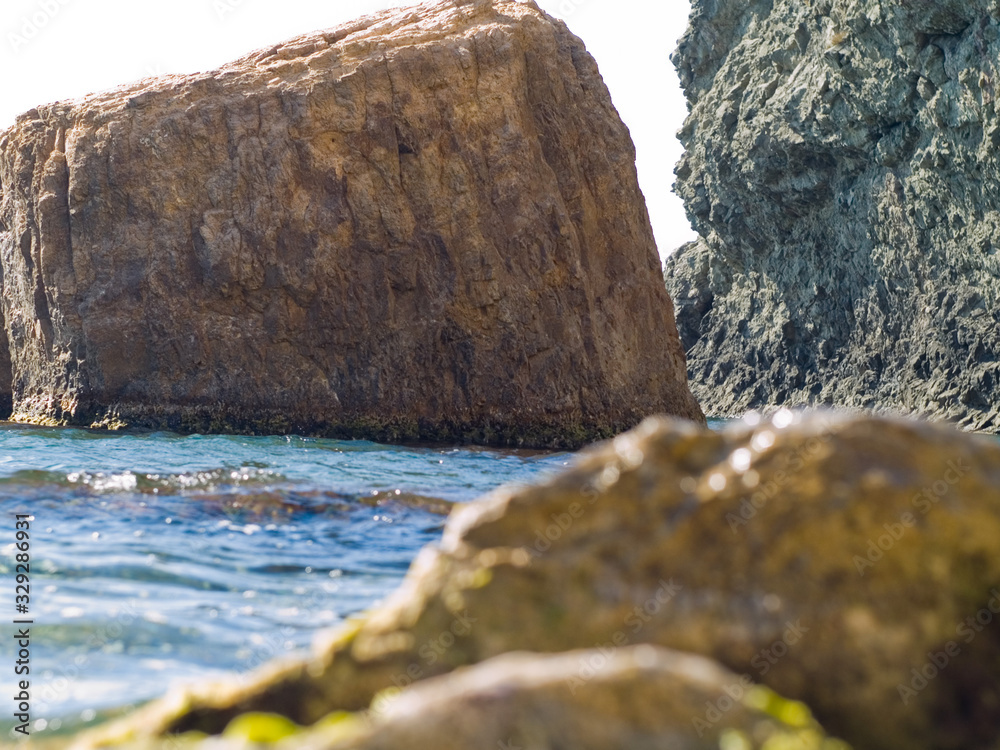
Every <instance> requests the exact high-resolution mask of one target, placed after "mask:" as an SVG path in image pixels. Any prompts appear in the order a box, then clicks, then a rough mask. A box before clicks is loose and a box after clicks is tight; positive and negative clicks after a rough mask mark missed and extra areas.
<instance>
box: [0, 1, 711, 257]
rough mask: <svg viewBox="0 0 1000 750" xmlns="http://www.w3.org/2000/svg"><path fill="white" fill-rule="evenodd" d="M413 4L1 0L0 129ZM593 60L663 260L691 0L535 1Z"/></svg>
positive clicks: (668, 242) (683, 229) (671, 219)
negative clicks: (622, 127)
mask: <svg viewBox="0 0 1000 750" xmlns="http://www.w3.org/2000/svg"><path fill="white" fill-rule="evenodd" d="M412 4H413V1H411V0H340V2H331V0H281V2H274V0H172V1H171V2H170V3H169V4H168V3H147V2H136V1H135V0H3V5H4V13H3V15H2V17H0V33H2V39H0V70H5V71H7V74H6V75H4V76H3V79H2V83H0V129H6V128H7V127H8V126H10V125H12V124H13V122H14V117H15V116H16V115H18V114H20V113H21V112H24V111H26V110H29V109H31V108H32V107H34V106H35V105H38V104H45V103H48V102H52V101H56V100H59V99H68V98H73V97H77V96H82V95H84V94H87V93H89V92H92V91H100V90H102V89H107V88H112V87H114V86H117V85H119V84H122V83H127V82H129V81H133V80H136V79H138V78H144V77H146V76H150V75H157V74H160V73H193V72H196V71H204V70H211V69H213V68H216V67H218V66H219V65H221V64H223V63H225V62H228V61H229V60H233V59H235V58H237V57H241V56H242V55H244V54H246V53H248V52H250V51H252V50H255V49H258V48H260V47H265V46H269V45H272V44H275V43H277V42H280V41H282V40H284V39H287V38H289V37H292V36H296V35H297V34H301V33H304V32H307V31H313V30H316V29H324V28H329V27H331V26H336V25H338V24H340V23H341V22H343V21H348V20H350V19H352V18H355V17H357V16H360V15H364V14H366V13H370V12H373V11H376V10H381V9H384V8H389V7H393V6H399V5H412ZM539 5H540V6H541V7H542V8H544V9H545V10H546V11H548V12H549V13H551V14H552V15H555V16H558V17H560V18H563V19H564V20H565V21H566V22H567V23H568V24H569V27H570V28H571V29H572V30H573V31H574V32H575V33H576V34H577V35H578V36H580V37H581V38H582V39H583V40H584V42H585V43H586V44H587V47H588V49H589V50H590V51H591V53H592V54H593V55H594V57H595V58H597V62H598V64H599V65H600V67H601V72H602V74H603V75H604V79H605V81H606V82H607V84H608V88H609V89H610V90H611V95H612V97H613V99H614V102H615V105H616V106H617V107H618V111H619V112H620V113H621V115H622V118H623V119H624V120H625V122H626V124H627V125H628V126H629V129H630V130H631V131H632V138H633V139H634V140H635V144H636V149H637V151H638V167H639V181H640V183H641V185H642V189H643V192H644V193H645V195H646V201H647V203H648V205H649V213H650V216H651V218H652V221H653V229H654V231H655V233H656V239H657V243H658V245H659V247H660V255H661V256H662V257H666V256H667V255H668V254H670V253H671V252H673V251H674V250H675V249H676V248H677V247H679V246H680V245H681V244H683V243H684V242H687V241H688V240H689V239H692V238H693V235H694V233H693V232H692V230H691V227H690V225H689V224H688V221H687V218H686V217H685V215H684V209H683V206H682V205H681V203H680V200H679V199H678V198H677V197H676V196H674V194H673V192H672V190H671V185H672V184H673V180H674V176H673V171H674V165H675V164H676V162H677V160H678V159H679V158H680V154H681V148H680V144H679V143H678V142H677V140H676V138H675V137H674V134H675V133H676V132H677V130H678V129H679V128H680V126H681V124H682V122H683V120H684V116H685V112H686V107H685V104H684V99H683V96H682V95H681V93H680V87H679V84H678V83H677V77H676V75H675V74H674V70H673V66H672V65H671V64H670V61H669V56H670V54H671V53H672V52H673V50H674V47H675V46H676V43H677V38H678V37H679V36H680V35H681V33H683V31H684V28H685V26H686V24H687V15H688V12H689V8H690V5H689V2H688V0H539Z"/></svg>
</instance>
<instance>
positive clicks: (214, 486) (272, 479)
mask: <svg viewBox="0 0 1000 750" xmlns="http://www.w3.org/2000/svg"><path fill="white" fill-rule="evenodd" d="M285 481H286V479H285V477H284V476H283V475H281V474H279V473H278V472H276V471H273V470H271V469H268V468H266V467H262V466H249V465H248V466H239V467H237V468H231V467H220V468H216V469H207V470H204V471H192V472H182V473H177V474H145V473H141V472H133V471H118V472H102V471H97V472H91V471H72V472H69V473H66V474H64V473H61V472H56V471H38V470H22V471H18V472H15V473H13V474H11V475H10V476H7V477H0V490H2V489H11V488H17V487H28V488H39V487H52V486H55V487H60V488H67V489H70V490H77V491H79V490H84V491H85V492H86V493H87V494H95V495H106V494H118V493H129V494H132V493H140V494H153V495H158V494H163V493H166V494H189V493H199V492H212V491H216V490H227V489H233V488H245V487H266V486H269V485H277V484H281V483H284V482H285Z"/></svg>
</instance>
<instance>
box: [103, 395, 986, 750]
mask: <svg viewBox="0 0 1000 750" xmlns="http://www.w3.org/2000/svg"><path fill="white" fill-rule="evenodd" d="M751 421H754V420H751ZM998 488H1000V446H998V445H996V443H995V441H993V440H992V439H989V438H985V437H970V436H964V435H962V434H961V433H958V432H956V431H954V430H953V429H951V428H948V427H943V426H933V425H927V424H922V423H914V422H905V421H892V420H879V419H868V418H850V417H837V416H833V415H822V414H820V415H814V416H811V417H796V416H794V415H792V414H791V413H790V412H787V411H781V412H779V413H778V414H777V415H775V417H774V419H773V421H765V422H760V423H754V424H741V425H737V426H734V427H732V428H730V429H728V430H727V431H725V432H724V433H721V434H720V433H713V432H710V431H707V430H705V429H702V428H700V427H698V426H696V425H693V424H691V423H683V422H679V421H671V420H666V419H654V420H648V421H646V422H645V423H643V424H642V425H641V426H640V427H639V428H637V429H636V430H634V431H633V432H630V433H627V434H625V435H622V436H619V437H618V438H616V439H615V440H614V441H612V442H609V443H606V444H604V445H602V446H598V447H596V448H595V449H593V450H590V451H588V452H586V453H585V454H583V455H582V456H581V458H580V460H579V462H578V464H577V466H575V467H574V468H572V469H571V470H569V471H567V472H565V473H563V474H560V475H558V476H556V477H554V478H552V479H551V480H548V481H546V482H543V483H541V484H538V485H535V486H531V487H526V488H504V489H501V490H498V491H496V492H495V493H493V494H492V495H490V496H487V497H486V498H484V499H483V500H481V501H478V502H476V503H473V504H470V505H468V506H463V507H461V508H459V509H457V510H456V511H455V512H454V513H453V515H452V516H451V518H450V519H449V522H448V525H447V528H446V531H445V535H444V539H443V541H442V543H441V545H440V547H439V548H428V549H426V550H425V551H424V552H423V553H422V554H421V556H420V557H419V558H418V559H417V561H416V562H415V563H414V565H413V567H412V568H411V570H410V573H409V574H408V576H407V579H406V581H405V582H404V584H403V586H402V587H401V588H400V589H399V590H398V591H397V592H396V594H394V595H393V597H391V598H390V599H389V600H388V601H387V602H386V603H385V604H384V605H382V606H381V607H380V608H378V609H376V610H375V611H374V612H372V613H371V614H370V615H368V616H366V617H364V618H362V619H360V620H359V621H357V622H356V623H354V624H353V625H352V626H351V627H350V628H348V629H346V630H343V631H340V632H338V633H336V634H333V635H331V636H330V638H329V640H328V641H327V642H326V644H321V645H319V646H318V647H317V650H316V652H315V654H314V655H313V656H312V657H311V658H310V659H309V660H307V661H302V662H290V663H284V664H276V665H273V666H272V667H270V668H269V669H268V670H267V671H266V672H264V673H261V674H258V675H257V676H256V677H254V678H252V679H251V680H250V681H248V682H243V683H235V682H234V683H232V684H228V685H225V684H224V685H208V686H201V687H197V688H193V689H191V690H189V691H186V692H181V693H177V694H175V695H173V696H171V697H168V698H167V699H165V700H163V701H160V702H157V703H154V704H151V705H150V706H149V707H147V708H145V709H143V710H142V711H140V712H139V713H138V714H136V715H135V716H134V717H132V718H130V719H129V720H127V721H125V722H124V723H122V724H117V725H110V726H108V727H107V728H105V729H103V730H101V734H100V735H96V736H92V737H91V738H90V739H88V742H96V741H98V740H100V741H107V742H111V741H117V740H121V739H129V738H131V739H133V740H134V739H136V738H139V737H143V736H147V737H155V736H156V735H158V734H160V733H163V732H188V731H192V730H197V731H204V732H210V733H218V732H222V731H223V730H224V728H225V727H226V726H227V725H228V724H229V723H230V722H231V721H232V720H233V719H234V718H236V717H237V716H239V715H240V714H241V713H243V712H247V711H276V712H279V713H282V714H284V715H286V716H288V717H290V718H291V719H293V720H294V721H296V722H298V723H300V724H311V723H313V722H316V721H318V720H320V719H321V718H322V717H324V716H326V715H328V714H329V713H330V712H331V711H335V710H345V711H361V710H365V709H367V708H368V707H369V706H371V705H373V701H374V705H375V706H376V707H378V706H379V705H380V701H382V700H384V699H386V697H389V698H392V697H393V696H395V695H396V694H397V693H399V691H400V690H402V691H403V692H402V694H401V697H400V700H402V699H403V698H405V696H406V695H407V690H408V689H409V688H410V687H411V686H413V685H415V684H416V685H420V684H422V682H423V681H424V680H427V679H429V678H434V677H437V676H439V675H446V674H448V673H450V672H452V671H453V670H455V669H458V668H460V667H463V666H467V665H470V664H476V663H479V662H484V661H486V660H489V659H491V658H493V657H497V656H500V655H502V654H504V653H507V652H510V651H519V650H527V651H535V652H562V651H566V650H569V649H590V650H592V651H595V652H596V653H598V654H603V655H604V656H605V658H606V659H607V658H609V655H613V654H621V653H624V652H626V651H628V650H629V648H630V647H632V646H637V645H641V644H653V645H656V646H661V647H666V648H671V649H676V650H678V651H682V652H688V653H691V654H698V655H701V656H704V657H707V658H709V659H712V660H714V661H716V662H718V663H719V664H721V665H722V666H723V667H725V668H726V669H728V670H731V671H732V672H733V673H735V674H736V675H738V676H740V677H741V678H745V679H746V684H747V685H749V684H751V683H759V684H762V685H765V686H767V687H768V688H771V689H773V690H774V691H776V692H777V693H778V694H780V695H783V696H785V697H787V698H790V699H794V700H797V701H801V702H803V703H804V704H806V705H807V706H808V707H809V708H810V709H811V710H812V711H813V713H814V714H815V716H816V718H817V719H818V720H819V721H820V723H821V724H822V725H823V727H824V728H825V729H826V730H827V731H828V732H830V733H831V734H832V735H834V736H838V737H843V738H844V739H845V740H848V741H849V742H850V743H851V744H852V745H853V746H854V747H855V748H862V749H868V748H871V749H873V750H883V749H884V750H888V749H889V748H898V747H907V748H917V749H926V750H932V749H939V748H956V749H957V748H969V749H972V748H976V749H978V748H992V747H994V746H995V744H996V742H997V740H998V738H1000V718H998V717H1000V711H998V710H997V707H998V706H1000V619H998V617H1000V554H998V552H997V547H996V539H997V538H1000V536H998V535H1000V489H998ZM597 672H600V670H597ZM586 674H587V673H586V671H585V670H584V667H583V666H581V668H580V671H579V672H578V674H577V677H584V676H586ZM456 679H457V678H456ZM428 689H430V688H428ZM442 690H444V691H445V692H447V690H446V689H445V688H442ZM414 700H417V699H414ZM511 700H515V699H513V698H512V699H511ZM518 700H519V699H518ZM390 705H391V704H390ZM581 705H583V704H581ZM713 705H714V704H712V705H707V704H706V705H702V707H701V709H700V711H699V712H696V713H695V714H693V715H691V716H690V717H689V720H690V722H691V725H692V726H694V725H695V723H696V721H703V722H708V723H709V724H711V725H713V726H715V725H718V724H719V721H720V718H719V717H720V716H721V715H722V714H724V713H726V712H724V711H723V712H722V714H720V713H719V712H718V707H717V706H716V707H715V708H713ZM622 711H623V712H625V713H623V714H622V716H623V717H624V716H626V715H627V712H626V710H625V708H622ZM713 711H716V714H713V713H712V712H713ZM623 720H625V721H626V722H627V721H629V720H627V719H623ZM720 726H723V725H720ZM84 746H87V745H84ZM695 746H697V745H695Z"/></svg>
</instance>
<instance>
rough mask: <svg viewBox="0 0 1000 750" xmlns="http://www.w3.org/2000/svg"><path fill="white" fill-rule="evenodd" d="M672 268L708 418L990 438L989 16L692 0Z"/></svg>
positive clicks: (963, 10)
mask: <svg viewBox="0 0 1000 750" xmlns="http://www.w3.org/2000/svg"><path fill="white" fill-rule="evenodd" d="M693 8H694V10H693V13H692V16H691V26H690V29H689V30H688V32H687V34H686V35H685V36H684V38H683V39H682V41H681V44H680V48H679V49H678V51H677V53H676V55H675V57H674V61H675V63H676V64H677V67H678V70H679V72H680V75H681V80H682V83H683V85H684V88H685V91H686V94H687V97H688V101H689V104H690V107H691V114H690V117H689V119H688V122H687V124H686V125H685V127H684V129H683V131H682V133H681V138H682V140H683V142H684V144H685V147H686V154H685V156H684V158H683V160H682V162H681V163H680V165H679V166H678V170H677V175H678V182H677V189H678V191H679V193H680V195H681V196H682V197H683V198H684V200H685V202H686V205H687V210H688V214H689V216H690V218H691V220H692V222H693V223H694V226H695V228H696V229H697V231H698V233H699V234H700V236H701V237H700V240H699V241H697V242H696V243H693V244H691V245H688V246H686V247H684V248H682V249H681V250H680V251H679V252H678V253H677V254H676V255H674V256H673V257H671V258H670V260H669V261H668V265H667V270H666V275H667V286H668V288H669V290H670V291H671V293H672V295H673V297H674V301H675V303H676V304H677V305H678V313H677V315H678V327H679V328H680V331H681V335H682V338H683V340H684V343H685V345H686V347H687V349H688V356H689V374H690V376H691V379H692V381H693V385H692V387H693V390H694V392H695V395H696V396H697V397H698V398H699V399H700V400H701V403H702V406H703V407H704V408H705V410H706V412H707V413H710V414H717V415H729V414H742V413H743V412H744V411H746V410H747V409H749V408H760V407H773V406H778V405H802V404H837V405H841V406H850V407H860V408H876V409H886V410H892V411H899V412H905V413H919V414H924V415H930V416H934V417H938V418H948V419H951V420H954V421H958V422H960V423H961V424H962V425H964V426H967V427H971V428H975V429H979V430H989V431H994V432H995V431H998V430H1000V413H998V410H997V403H998V400H1000V362H998V358H1000V340H998V337H997V326H998V323H1000V313H998V293H1000V292H998V290H1000V283H998V282H1000V256H998V254H997V251H998V243H997V239H996V238H997V236H998V230H1000V190H998V185H1000V182H998V180H997V173H998V170H1000V159H998V146H1000V118H998V111H997V99H996V97H997V86H998V84H1000V78H998V76H1000V72H998V70H997V69H996V66H995V61H996V60H997V58H998V55H1000V21H998V18H1000V12H998V10H997V6H996V4H995V3H989V2H986V1H985V0H946V1H943V2H942V1H935V2H931V1H930V0H919V1H917V0H911V1H909V2H903V1H900V2H889V3H887V2H877V1H876V0H820V1H819V2H813V3H802V2H796V1H795V0H773V1H772V0H751V1H750V2H747V1H746V0H695V2H694V4H693Z"/></svg>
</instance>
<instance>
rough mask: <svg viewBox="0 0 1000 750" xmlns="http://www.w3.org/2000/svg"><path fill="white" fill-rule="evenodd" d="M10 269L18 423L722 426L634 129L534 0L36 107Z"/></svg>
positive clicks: (435, 436)
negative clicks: (683, 321) (639, 164)
mask: <svg viewBox="0 0 1000 750" xmlns="http://www.w3.org/2000/svg"><path fill="white" fill-rule="evenodd" d="M0 261H2V268H3V298H2V299H3V305H2V307H3V316H4V320H5V328H6V332H7V339H9V342H10V346H9V349H10V359H11V365H10V368H8V370H9V373H10V374H9V376H8V375H7V374H6V373H5V371H4V365H5V362H6V359H5V356H6V351H7V349H6V346H5V345H4V346H0V406H2V397H3V393H2V391H3V388H4V387H5V386H4V385H3V383H4V382H5V381H7V380H10V381H12V383H13V409H14V416H15V419H17V420H19V421H29V422H41V423H71V424H83V425H89V424H95V425H97V426H109V427H114V426H122V425H130V426H142V427H152V428H158V429H159V428H170V429H175V430H184V431H198V432H219V431H223V432H229V431H235V432H252V433H264V434H273V433H287V432H294V433H298V434H316V435H326V436H331V437H366V438H376V439H382V440H397V441H398V440H418V439H419V440H435V441H448V442H456V441H474V442H479V443H490V444H509V445H526V446H538V447H543V446H545V447H547V446H579V445H581V444H583V443H584V442H587V441H589V440H592V439H594V438H597V437H609V436H611V435H613V434H614V433H615V432H618V431H620V430H622V429H627V428H629V427H632V426H634V425H635V424H636V423H638V422H639V421H640V420H641V419H642V418H643V417H645V416H648V415H650V414H653V413H657V412H660V411H665V412H668V413H672V414H677V415H679V416H684V417H689V418H693V419H701V412H700V410H699V408H698V405H697V404H696V403H695V401H694V399H693V398H692V396H691V394H690V392H689V390H688V387H687V383H686V365H685V360H684V354H683V351H682V348H681V346H680V343H679V340H678V338H677V333H676V329H675V326H674V319H673V312H672V308H671V302H670V299H669V297H668V296H667V293H666V291H665V290H664V289H663V284H662V279H661V278H660V272H659V268H658V265H659V261H658V255H657V251H656V246H655V243H654V241H653V235H652V230H651V228H650V224H649V217H648V215H647V213H646V207H645V203H644V201H643V197H642V194H641V192H640V190H639V187H638V182H637V178H636V170H635V151H634V147H633V145H632V141H631V139H630V137H629V133H628V130H627V129H626V127H625V125H624V124H623V123H622V121H621V119H620V118H619V117H618V114H617V112H616V111H615V109H614V106H613V105H612V102H611V98H610V96H609V94H608V91H607V88H606V87H605V85H604V82H603V81H602V79H601V76H600V74H599V72H598V69H597V65H596V64H595V62H594V60H593V58H592V57H591V56H590V55H589V54H588V53H587V51H586V49H585V48H584V46H583V43H582V42H581V41H580V40H579V39H577V38H576V37H575V36H573V35H572V34H571V33H570V32H569V31H568V30H567V29H566V27H565V25H564V24H562V23H561V22H558V21H556V20H554V19H552V18H550V17H549V16H546V15H545V14H543V13H542V12H540V11H539V10H538V8H537V7H536V6H535V5H534V4H532V3H520V2H506V1H504V0H497V2H495V3H491V2H487V1H484V0H476V1H475V2H462V3H454V2H440V3H432V4H427V5H424V6H418V7H413V8H409V9H404V10H393V11H387V12H384V13H380V14H376V15H372V16H367V17H365V18H362V19H360V20H358V21H356V22H354V23H351V24H348V25H346V26H342V27H340V28H335V29H331V30H328V31H322V32H316V33H312V34H307V35H304V36H301V37H298V38H296V39H292V40H290V41H288V42H285V43H283V44H278V45H276V46H274V47H271V48H270V49H265V50H260V51H258V52H255V53H253V54H251V55H249V56H247V57H245V58H243V59H241V60H237V61H236V62H233V63H231V64H229V65H226V66H224V67H222V68H220V69H219V70H216V71H212V72H210V73H205V74H197V75H190V76H170V77H163V78H155V79H147V80H144V81H140V82H138V83H136V84H133V85H131V86H126V87H123V88H120V89H116V90H114V91H110V92H107V93H102V94H95V95H92V96H88V97H85V98H83V99H79V100H76V101H69V102H59V103H56V104H52V105H48V106H44V107H38V108H36V109H33V110H31V111H30V112H28V113H26V114H24V115H22V116H21V117H20V118H19V119H18V121H17V124H16V125H15V126H14V127H13V128H12V129H11V130H9V131H8V132H6V133H4V134H0Z"/></svg>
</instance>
